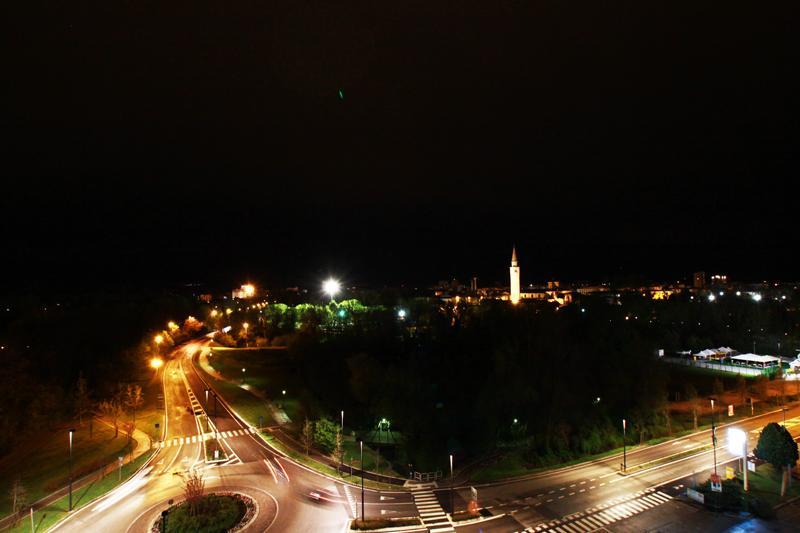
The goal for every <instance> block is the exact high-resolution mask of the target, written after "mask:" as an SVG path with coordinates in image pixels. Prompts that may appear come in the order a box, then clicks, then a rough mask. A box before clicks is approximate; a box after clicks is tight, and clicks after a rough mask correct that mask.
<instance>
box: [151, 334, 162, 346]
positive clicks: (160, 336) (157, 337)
mask: <svg viewBox="0 0 800 533" xmlns="http://www.w3.org/2000/svg"><path fill="white" fill-rule="evenodd" d="M153 340H154V341H155V342H156V344H161V343H162V342H164V336H163V335H156V336H155V337H154V338H153Z"/></svg>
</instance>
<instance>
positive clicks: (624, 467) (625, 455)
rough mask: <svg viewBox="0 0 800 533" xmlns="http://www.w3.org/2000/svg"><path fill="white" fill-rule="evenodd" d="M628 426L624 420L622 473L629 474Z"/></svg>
mask: <svg viewBox="0 0 800 533" xmlns="http://www.w3.org/2000/svg"><path fill="white" fill-rule="evenodd" d="M627 429H628V424H627V422H625V419H624V418H623V419H622V471H623V472H627V470H628V451H627V448H626V445H625V441H626V440H627V439H626V438H625V435H627Z"/></svg>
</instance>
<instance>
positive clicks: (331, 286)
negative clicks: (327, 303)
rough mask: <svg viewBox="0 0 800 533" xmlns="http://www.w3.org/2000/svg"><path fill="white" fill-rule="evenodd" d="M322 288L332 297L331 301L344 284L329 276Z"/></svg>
mask: <svg viewBox="0 0 800 533" xmlns="http://www.w3.org/2000/svg"><path fill="white" fill-rule="evenodd" d="M322 290H323V291H324V292H325V294H327V295H328V296H330V297H331V301H333V297H334V296H336V295H337V294H339V291H341V290H342V284H341V283H339V280H336V279H333V278H328V279H326V280H325V282H324V283H323V284H322Z"/></svg>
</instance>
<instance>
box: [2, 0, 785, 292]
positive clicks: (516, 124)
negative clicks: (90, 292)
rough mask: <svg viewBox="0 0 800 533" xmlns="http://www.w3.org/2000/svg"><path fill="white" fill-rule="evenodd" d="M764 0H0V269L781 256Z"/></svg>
mask: <svg viewBox="0 0 800 533" xmlns="http://www.w3.org/2000/svg"><path fill="white" fill-rule="evenodd" d="M12 3H13V4H17V5H13V6H12V5H10V4H12ZM748 4H749V5H748ZM788 5H789V3H782V2H775V3H773V2H769V3H745V2H731V3H726V2H719V1H718V0H716V1H706V0H693V1H687V2H680V1H679V2H675V1H672V0H670V1H656V2H641V1H631V2H570V1H564V0H553V1H547V0H542V1H524V0H515V1H511V2H509V1H480V2H479V1H475V0H461V1H453V2H450V1H441V2H435V1H434V2H432V1H430V0H427V1H424V2H418V1H404V2H374V1H370V2H344V1H337V0H325V1H320V2H308V1H297V0H292V1H277V2H248V1H244V2H208V1H206V0H200V1H192V2H166V3H165V2H141V1H126V2H118V1H112V2H108V1H103V2H91V1H90V2H78V3H70V2H66V3H64V2H62V3H55V2H35V1H24V2H4V3H3V5H2V7H0V33H2V42H3V46H2V49H3V51H2V52H0V54H2V55H3V62H2V65H3V66H2V70H3V75H2V77H3V79H4V82H3V83H2V87H1V88H0V91H1V92H0V95H2V99H0V106H1V107H0V109H1V110H2V121H1V122H0V124H1V125H0V127H2V129H3V132H4V136H3V137H4V139H5V140H4V141H3V144H2V148H1V149H0V150H2V152H1V153H0V155H1V156H2V157H0V165H2V167H0V168H2V175H3V176H4V178H3V184H4V185H3V194H2V199H0V207H2V213H0V216H2V220H3V229H2V235H3V241H4V246H3V254H2V256H3V257H2V262H3V268H4V269H7V274H5V275H4V276H3V282H2V283H3V285H6V286H9V287H13V286H20V285H30V286H34V287H44V286H49V285H51V284H54V285H64V286H67V285H70V284H73V283H89V284H93V283H99V284H104V283H111V284H113V283H125V284H133V285H136V284H164V285H166V284H171V283H179V282H206V283H211V284H220V285H221V286H228V285H230V284H233V283H235V282H239V281H242V280H243V279H245V278H251V279H256V280H258V281H260V282H262V283H265V284H267V285H274V286H285V285H289V284H301V285H311V284H316V283H317V280H318V279H319V277H320V276H322V275H325V274H328V273H336V274H338V275H340V276H342V277H343V278H344V279H345V280H346V281H349V282H352V283H359V284H369V285H373V286H381V285H383V284H391V285H396V284H399V283H403V282H406V283H409V284H430V283H433V282H435V281H437V280H439V279H446V278H450V277H453V276H455V277H458V278H460V279H462V280H464V281H466V280H467V278H468V276H470V275H473V274H475V275H478V276H479V277H480V279H481V282H482V283H487V284H488V283H491V282H492V281H493V280H500V281H504V280H505V279H506V275H507V270H506V267H507V264H508V260H509V256H510V248H511V245H512V243H516V244H517V245H518V247H519V249H520V260H521V261H522V267H523V282H525V283H528V282H536V281H540V280H542V279H545V278H551V277H555V278H559V279H576V278H588V279H602V278H605V277H608V276H631V275H634V276H635V275H639V276H643V277H666V276H669V277H678V276H679V277H685V276H687V275H688V274H689V273H690V272H691V271H693V270H707V271H709V272H710V271H724V272H727V273H729V274H730V275H732V276H734V277H739V278H747V279H751V278H755V279H760V278H767V277H783V278H791V279H796V278H798V276H797V275H796V269H795V262H794V261H793V259H794V257H793V255H794V252H795V251H796V250H795V249H796V246H797V239H796V228H797V222H796V217H797V214H796V212H797V208H796V204H797V202H796V198H797V197H796V196H795V195H794V194H793V190H792V187H791V184H792V183H793V182H795V181H796V180H797V176H798V155H797V153H798V152H797V150H798V146H800V142H798V141H800V134H798V131H800V130H799V127H800V123H799V122H800V121H799V120H798V116H799V115H798V105H797V102H798V94H800V92H798V89H800V87H798V84H797V82H796V80H795V77H794V76H795V73H796V70H797V65H798V64H800V61H799V60H800V57H798V55H800V54H799V52H800V46H798V41H797V37H796V35H797V33H796V21H797V18H796V17H795V16H791V13H790V12H789V11H788V9H784V7H785V6H788ZM340 91H341V93H340Z"/></svg>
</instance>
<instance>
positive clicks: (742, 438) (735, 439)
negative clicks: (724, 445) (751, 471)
mask: <svg viewBox="0 0 800 533" xmlns="http://www.w3.org/2000/svg"><path fill="white" fill-rule="evenodd" d="M728 451H729V452H731V453H732V454H733V455H736V456H739V457H741V458H742V472H743V473H744V491H745V492H747V490H748V489H749V487H750V485H749V483H748V479H747V433H745V432H744V431H742V430H741V429H738V428H728Z"/></svg>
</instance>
